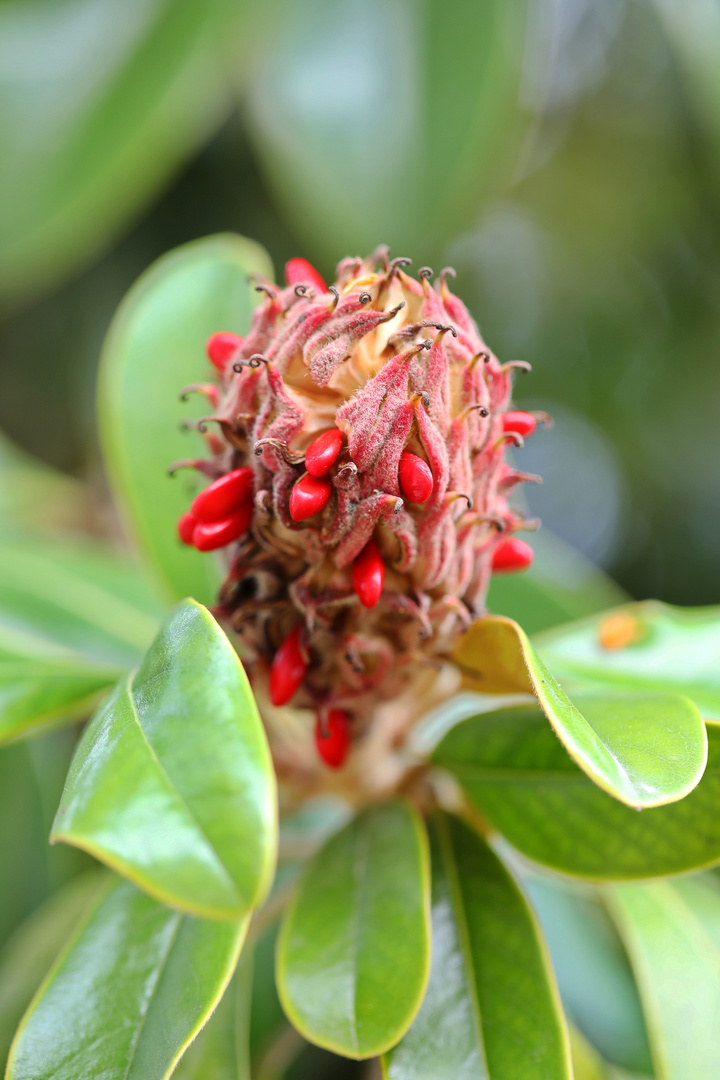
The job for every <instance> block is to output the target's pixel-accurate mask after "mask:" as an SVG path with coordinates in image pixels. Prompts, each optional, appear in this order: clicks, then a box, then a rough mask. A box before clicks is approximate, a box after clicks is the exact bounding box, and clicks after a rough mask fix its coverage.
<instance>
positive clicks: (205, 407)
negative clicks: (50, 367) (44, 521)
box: [99, 234, 272, 603]
mask: <svg viewBox="0 0 720 1080" xmlns="http://www.w3.org/2000/svg"><path fill="white" fill-rule="evenodd" d="M254 273H260V274H263V275H265V276H268V277H272V266H271V265H270V262H269V260H268V257H267V255H266V254H265V252H264V251H263V249H262V248H261V247H259V246H258V245H257V244H254V243H252V242H251V241H249V240H244V239H243V238H242V237H239V236H232V235H229V234H228V235H221V236H214V237H210V238H209V239H207V240H198V241H195V242H193V243H191V244H186V245H185V246H184V247H181V248H178V249H177V250H175V251H172V252H170V253H169V254H168V255H165V256H163V257H162V258H161V259H159V260H158V261H157V262H156V263H155V264H154V265H153V266H151V267H150V269H149V270H148V271H146V273H145V274H143V276H142V277H141V278H140V280H139V281H138V282H137V284H136V285H134V286H133V288H132V289H131V290H130V292H129V293H128V295H127V297H126V298H125V300H124V301H123V303H122V305H121V307H120V309H119V311H118V313H117V315H116V316H115V319H114V320H113V323H112V325H111V327H110V330H109V332H108V336H107V339H106V342H105V346H104V349H103V357H102V368H101V376H100V389H99V408H100V426H101V436H102V443H103V449H104V453H105V462H106V465H107V469H108V472H109V474H110V478H111V481H112V484H113V488H114V490H115V494H116V496H117V498H118V500H119V501H120V503H121V506H122V508H123V510H124V512H125V515H126V517H127V519H128V523H129V524H130V526H131V528H132V531H133V532H134V534H135V536H136V538H137V539H138V541H139V542H140V544H141V546H142V548H143V550H144V552H145V554H146V556H147V558H148V559H149V561H150V563H151V565H152V566H153V567H154V569H155V570H156V572H157V573H158V575H159V577H160V579H161V581H162V582H163V584H164V585H165V587H166V589H167V590H168V592H169V593H170V594H171V595H172V597H173V598H174V599H180V598H181V597H183V596H194V597H195V598H196V599H197V600H201V601H203V602H205V603H209V602H210V601H211V600H212V599H214V596H215V593H216V591H217V585H218V582H219V578H220V574H219V568H218V566H217V563H216V562H215V560H214V559H213V557H212V556H210V555H207V554H201V553H200V552H198V551H196V550H195V549H194V548H190V547H185V546H183V545H182V544H181V543H180V541H179V539H178V537H177V535H176V532H175V522H176V520H177V518H178V517H179V516H180V515H181V514H182V513H183V512H184V511H186V510H187V509H188V507H189V506H190V502H191V501H192V497H193V495H194V494H196V493H197V491H199V490H200V488H201V487H203V486H205V484H207V482H208V481H207V479H206V478H205V479H201V478H200V476H199V474H196V473H195V472H194V470H183V471H181V472H179V473H178V475H177V476H175V477H173V478H170V477H168V475H167V468H168V466H169V465H171V464H172V463H173V462H175V461H177V460H180V459H184V458H198V457H200V458H202V457H208V451H207V447H206V445H205V443H204V441H203V439H202V437H201V436H200V435H198V434H196V433H193V432H190V431H184V430H181V429H180V424H181V423H182V422H183V420H188V419H197V418H199V417H202V416H207V415H208V414H210V413H212V408H211V407H210V405H209V404H208V402H207V401H206V400H205V399H204V398H203V397H201V396H200V395H193V396H192V397H191V398H190V399H189V400H188V401H187V402H185V403H183V402H181V401H179V398H178V395H179V393H180V391H181V390H182V389H183V387H184V386H186V385H188V384H190V383H197V382H208V381H211V380H212V378H213V376H214V375H215V374H216V372H215V369H214V368H212V367H211V365H210V363H209V362H208V359H207V357H206V355H205V342H206V340H207V338H208V337H209V336H210V334H212V333H214V332H215V331H217V330H231V331H234V332H235V333H238V334H243V333H245V331H246V330H247V327H248V325H249V321H250V314H251V312H252V309H253V306H254V304H255V302H256V299H257V293H256V292H255V291H254V286H253V284H252V282H249V281H248V275H249V274H254Z"/></svg>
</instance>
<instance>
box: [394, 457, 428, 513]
mask: <svg viewBox="0 0 720 1080" xmlns="http://www.w3.org/2000/svg"><path fill="white" fill-rule="evenodd" d="M398 478H399V480H400V490H401V492H402V493H403V496H404V497H405V498H406V499H407V500H408V502H411V503H424V502H427V501H428V499H429V498H430V496H431V495H432V490H433V474H432V470H431V468H430V466H429V465H428V463H427V461H423V459H422V458H421V457H418V455H417V454H411V453H410V451H409V450H405V451H403V453H402V454H401V455H400V465H399V467H398Z"/></svg>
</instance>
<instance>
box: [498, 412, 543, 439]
mask: <svg viewBox="0 0 720 1080" xmlns="http://www.w3.org/2000/svg"><path fill="white" fill-rule="evenodd" d="M536 427H537V420H536V419H535V417H534V416H533V414H532V413H529V412H521V411H520V410H517V411H516V412H506V413H504V414H503V431H517V433H518V435H522V437H523V439H526V438H527V437H528V435H532V433H533V431H534V430H535V428H536Z"/></svg>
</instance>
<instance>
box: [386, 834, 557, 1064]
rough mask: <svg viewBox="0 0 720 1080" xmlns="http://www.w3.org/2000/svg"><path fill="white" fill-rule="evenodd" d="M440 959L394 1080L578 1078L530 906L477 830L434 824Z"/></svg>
mask: <svg viewBox="0 0 720 1080" xmlns="http://www.w3.org/2000/svg"><path fill="white" fill-rule="evenodd" d="M430 845H431V846H430V855H431V865H432V936H433V959H432V971H431V974H430V982H429V984H428V989H427V993H426V995H425V999H424V1001H423V1004H422V1007H421V1009H420V1012H419V1013H418V1015H417V1018H416V1019H415V1021H414V1023H413V1025H412V1027H411V1028H410V1030H409V1031H408V1033H407V1035H406V1036H405V1038H404V1039H403V1040H402V1042H400V1043H399V1044H398V1045H397V1046H396V1047H395V1048H394V1050H392V1051H391V1052H390V1053H389V1054H388V1055H387V1058H386V1060H385V1062H384V1072H385V1076H386V1077H387V1078H388V1080H437V1078H438V1077H440V1076H448V1077H450V1076H452V1077H453V1080H486V1078H487V1080H506V1078H509V1077H513V1080H540V1078H542V1080H570V1076H571V1073H570V1060H569V1046H568V1038H567V1033H566V1031H565V1025H564V1021H563V1017H562V1011H561V1009H560V1000H559V998H558V995H557V990H556V988H555V981H554V978H553V975H552V971H551V969H550V965H549V961H548V957H547V955H546V951H545V947H544V945H543V942H542V940H541V937H540V932H539V930H538V927H537V924H536V922H535V919H534V918H533V915H532V912H531V911H530V908H529V907H528V904H527V901H526V900H525V898H524V897H523V895H522V893H521V892H520V890H519V889H518V887H517V885H516V884H515V882H514V881H513V879H512V877H511V876H510V874H509V873H508V871H507V870H506V869H505V867H504V866H503V864H502V863H501V862H500V860H499V859H498V857H497V856H496V855H495V854H494V852H493V851H492V850H491V849H490V848H489V847H488V846H487V844H486V843H485V842H484V841H483V840H481V839H480V837H479V836H477V834H476V833H474V832H473V831H472V830H471V829H469V828H468V826H467V825H465V824H463V823H462V822H461V821H458V820H457V819H453V818H449V817H447V816H446V815H444V814H436V815H435V817H434V818H433V819H432V821H431V825H430Z"/></svg>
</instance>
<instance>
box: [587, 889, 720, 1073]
mask: <svg viewBox="0 0 720 1080" xmlns="http://www.w3.org/2000/svg"><path fill="white" fill-rule="evenodd" d="M607 901H608V905H609V907H610V911H611V913H612V914H613V915H614V917H615V919H616V921H617V924H618V927H619V929H620V932H621V934H622V936H623V939H624V941H625V944H626V946H627V949H628V953H629V955H630V959H631V961H632V964H633V968H634V970H635V976H636V978H637V982H638V987H639V989H640V996H641V998H642V1002H643V1008H644V1011H645V1019H646V1022H647V1025H648V1032H649V1034H650V1045H651V1048H652V1053H653V1059H654V1063H655V1071H656V1075H657V1078H658V1080H707V1078H709V1077H711V1076H717V1075H720V1040H718V1030H719V1028H720V890H718V887H717V884H716V883H715V882H713V881H710V880H707V879H706V880H700V879H689V880H687V881H682V882H676V883H673V884H670V883H668V882H657V883H653V884H650V885H643V886H622V887H616V888H614V889H609V890H608V891H607Z"/></svg>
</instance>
